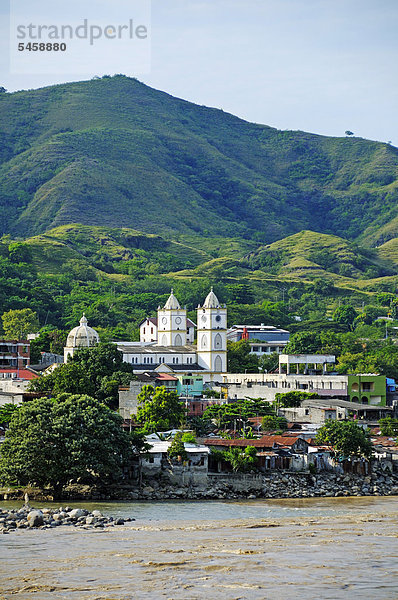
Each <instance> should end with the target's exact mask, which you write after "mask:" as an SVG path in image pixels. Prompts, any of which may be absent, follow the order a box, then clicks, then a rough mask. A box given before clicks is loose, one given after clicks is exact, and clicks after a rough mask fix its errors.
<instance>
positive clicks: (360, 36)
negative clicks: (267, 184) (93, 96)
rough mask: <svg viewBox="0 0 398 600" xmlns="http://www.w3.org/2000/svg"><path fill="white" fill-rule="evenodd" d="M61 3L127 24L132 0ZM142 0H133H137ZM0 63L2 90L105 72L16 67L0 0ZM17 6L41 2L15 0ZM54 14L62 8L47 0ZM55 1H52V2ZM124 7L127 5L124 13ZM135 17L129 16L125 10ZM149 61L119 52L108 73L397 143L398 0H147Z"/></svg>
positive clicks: (260, 117)
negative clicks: (141, 67) (136, 64)
mask: <svg viewBox="0 0 398 600" xmlns="http://www.w3.org/2000/svg"><path fill="white" fill-rule="evenodd" d="M84 1H85V0H68V2H66V3H65V4H64V10H65V6H66V9H67V10H68V12H69V14H74V16H75V18H77V17H79V18H81V19H83V18H86V17H88V18H89V19H95V18H98V19H100V16H101V13H102V11H103V13H104V15H106V18H109V10H110V7H111V9H112V19H113V22H117V21H118V20H119V21H120V22H124V21H125V18H126V15H127V13H128V11H130V12H131V10H132V8H131V7H132V5H133V3H132V1H131V0H97V1H96V2H93V1H91V2H90V4H91V7H90V12H89V13H88V12H87V10H84V9H83V8H82V6H83V4H84ZM138 1H139V0H138ZM0 2H2V4H1V16H2V26H3V28H2V31H1V34H2V35H1V43H0V44H1V45H0V54H1V57H2V58H1V59H0V61H1V62H0V66H1V71H2V85H4V86H5V87H6V88H7V89H8V90H10V91H13V90H18V89H26V88H37V87H42V86H44V85H50V84H52V83H60V82H64V81H73V80H80V79H87V78H90V77H92V76H94V75H102V74H103V71H102V70H101V66H102V64H103V61H102V60H101V56H98V60H97V62H96V63H94V64H92V65H90V68H89V70H88V72H87V74H82V73H77V72H75V73H66V72H64V71H62V70H61V72H58V73H55V74H49V75H48V74H47V75H43V74H42V75H40V74H35V73H34V69H33V68H32V71H31V72H30V73H29V74H25V75H22V74H19V75H18V74H13V73H10V68H9V51H8V49H9V45H10V41H9V35H8V28H9V18H8V12H9V7H8V2H6V1H5V0H0ZM11 5H12V9H13V10H14V8H15V7H18V9H19V11H21V10H23V9H24V8H26V9H27V10H28V7H32V6H34V8H35V10H37V11H38V12H39V11H40V9H43V7H45V10H47V0H46V2H44V0H11ZM52 5H53V6H52V8H51V11H52V15H51V16H52V18H53V19H55V18H56V17H57V13H59V14H58V16H59V17H60V18H61V17H62V18H64V14H63V15H61V14H60V12H59V11H61V8H60V3H58V2H55V1H54V0H53V2H52ZM54 5H57V6H54ZM126 11H127V12H126ZM130 16H133V17H134V15H130ZM150 25H151V29H150V38H151V44H152V53H151V54H152V56H151V67H150V70H149V71H148V72H147V73H144V74H142V73H138V72H137V70H135V68H132V69H131V71H130V70H129V67H128V65H127V68H126V60H125V56H124V60H122V59H121V58H120V54H119V56H118V47H117V46H116V45H114V46H112V44H109V52H110V53H112V52H115V56H114V59H115V64H117V63H118V60H120V63H123V65H122V66H123V68H122V69H118V68H115V69H114V72H123V73H125V74H126V75H131V76H137V77H138V78H139V79H140V80H141V81H144V82H145V83H147V84H148V85H150V86H152V87H155V88H157V89H161V90H164V91H166V92H169V93H170V94H173V95H175V96H179V97H181V98H185V99H187V100H190V101H192V102H196V103H198V104H205V105H208V106H214V107H217V108H222V109H223V110H225V111H228V112H231V113H233V114H235V115H238V116H240V117H242V118H244V119H247V120H249V121H255V122H258V123H264V124H267V125H272V126H274V127H277V128H279V129H302V130H305V131H310V132H314V133H321V134H325V135H336V136H339V135H344V131H345V130H346V129H350V130H351V131H353V132H354V133H355V134H356V135H358V136H362V137H366V138H370V139H375V140H381V141H392V142H393V143H394V144H395V145H398V119H397V109H398V83H397V68H398V51H397V49H398V0H152V17H151V22H150Z"/></svg>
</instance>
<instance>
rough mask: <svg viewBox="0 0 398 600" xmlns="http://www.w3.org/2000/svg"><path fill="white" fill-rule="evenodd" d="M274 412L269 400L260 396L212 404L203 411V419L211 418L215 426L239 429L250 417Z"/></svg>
mask: <svg viewBox="0 0 398 600" xmlns="http://www.w3.org/2000/svg"><path fill="white" fill-rule="evenodd" d="M269 414H274V411H273V409H272V406H271V405H270V404H269V402H267V401H265V400H263V399H262V398H248V399H244V400H242V399H239V400H236V401H235V402H231V403H230V404H213V406H209V407H207V408H206V410H205V411H204V413H203V417H204V418H205V419H213V420H214V421H215V422H216V424H217V427H219V428H228V429H232V428H234V429H241V428H242V427H244V426H245V425H246V423H247V422H248V419H249V418H250V417H262V416H264V415H269Z"/></svg>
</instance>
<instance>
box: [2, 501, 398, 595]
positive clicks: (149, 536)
mask: <svg viewBox="0 0 398 600" xmlns="http://www.w3.org/2000/svg"><path fill="white" fill-rule="evenodd" d="M74 505H77V506H84V507H85V508H88V509H89V510H93V509H94V508H98V509H100V510H101V511H102V512H103V513H104V514H109V515H113V516H122V517H128V516H129V517H132V518H135V519H136V520H135V521H133V522H131V523H128V524H126V525H125V526H117V527H114V528H106V529H105V530H98V529H90V530H81V529H77V528H74V527H59V528H56V529H52V530H40V529H38V530H17V531H15V532H12V533H10V534H8V535H2V536H1V537H0V599H1V600H11V599H12V600H14V598H17V599H18V600H28V599H35V600H50V599H51V600H64V599H65V600H72V599H73V600H127V599H128V600H135V599H137V600H141V599H145V600H146V599H151V600H158V599H161V598H165V599H168V600H180V599H181V600H210V599H211V600H213V599H214V600H218V599H220V600H221V599H222V600H238V599H242V600H243V599H244V600H246V599H247V600H257V599H258V600H260V599H261V600H263V599H271V598H272V599H278V600H279V598H283V600H290V599H292V600H293V599H294V600H296V599H301V598H305V600H312V599H314V600H315V599H317V600H328V599H330V600H339V599H340V598H341V599H342V598H344V599H346V598H357V599H360V600H362V599H366V600H368V599H369V600H374V599H377V600H387V599H388V600H389V599H391V600H392V599H394V600H396V599H397V598H398V497H384V498H383V497H359V498H317V499H305V500H253V501H244V502H221V501H214V502H213V501H206V502H181V501H175V502H172V501H165V502H152V503H149V502H148V503H143V502H141V503H140V502H134V503H84V504H83V503H76V504H73V503H70V504H69V506H74ZM19 506H20V504H15V503H7V502H1V503H0V507H4V508H11V507H19ZM48 506H53V505H51V504H48Z"/></svg>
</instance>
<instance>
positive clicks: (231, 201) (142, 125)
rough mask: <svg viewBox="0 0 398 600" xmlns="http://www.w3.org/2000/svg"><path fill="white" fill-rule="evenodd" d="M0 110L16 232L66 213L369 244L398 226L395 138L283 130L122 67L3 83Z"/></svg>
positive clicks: (4, 199) (5, 211)
mask: <svg viewBox="0 0 398 600" xmlns="http://www.w3.org/2000/svg"><path fill="white" fill-rule="evenodd" d="M0 122H1V129H0V139H1V148H2V151H1V154H0V160H1V165H0V180H1V182H0V203H1V206H0V211H1V213H0V214H1V216H2V221H3V233H11V234H12V235H13V236H15V235H18V236H20V237H31V236H32V235H37V234H41V233H45V232H46V231H48V230H50V229H53V228H54V227H58V226H63V225H67V224H70V223H81V224H83V225H89V226H103V227H104V226H105V227H116V228H123V227H129V228H132V229H136V230H139V231H142V232H145V233H158V234H160V235H162V236H163V237H165V238H168V239H178V238H179V237H182V236H184V235H188V236H189V235H191V236H194V237H195V236H200V237H210V238H212V237H217V236H218V237H220V238H223V237H225V238H236V237H241V238H243V239H247V240H253V241H255V242H257V243H259V244H261V243H262V244H270V243H273V242H275V241H276V240H278V239H283V238H285V237H286V236H289V235H292V234H295V233H298V232H299V231H301V230H303V229H304V230H305V229H311V230H313V231H317V232H319V233H325V234H333V235H338V236H339V237H346V238H348V239H351V240H358V241H360V242H361V243H363V244H368V245H378V244H379V243H380V242H386V241H388V240H389V239H392V238H394V237H395V236H396V229H395V226H394V219H398V216H397V213H398V211H397V199H398V150H397V149H396V148H394V147H392V146H389V145H388V144H383V143H380V142H373V141H369V140H363V139H361V138H353V139H352V138H329V137H326V136H320V135H317V134H310V133H305V132H299V131H298V132H295V131H279V130H276V129H274V128H271V127H269V126H266V125H260V124H254V123H249V122H247V121H244V120H243V119H239V118H238V117H235V116H234V115H230V114H229V113H224V112H223V111H220V110H218V109H214V108H207V107H202V106H198V105H195V104H192V103H190V102H188V101H186V100H181V99H178V98H174V97H173V96H170V95H169V94H167V93H165V92H160V91H157V90H153V89H152V88H149V87H148V86H145V85H144V84H142V83H140V82H138V81H136V80H134V79H131V78H128V77H125V76H114V77H104V78H102V79H96V80H91V81H86V82H76V83H68V84H59V85H57V86H50V87H47V88H41V89H39V90H33V91H26V92H25V91H21V92H15V93H13V94H1V97H0ZM379 230H380V231H382V232H383V231H384V233H382V235H381V237H380V236H378V231H379Z"/></svg>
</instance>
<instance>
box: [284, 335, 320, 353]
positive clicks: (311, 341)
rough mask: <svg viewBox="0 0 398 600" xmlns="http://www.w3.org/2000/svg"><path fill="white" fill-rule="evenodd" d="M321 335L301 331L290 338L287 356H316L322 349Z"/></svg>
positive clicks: (286, 349)
mask: <svg viewBox="0 0 398 600" xmlns="http://www.w3.org/2000/svg"><path fill="white" fill-rule="evenodd" d="M321 345H322V344H321V339H320V334H319V333H316V332H315V331H300V332H298V333H294V334H293V335H292V336H290V339H289V342H288V344H287V346H286V348H285V352H286V354H315V353H317V352H319V351H320V348H321Z"/></svg>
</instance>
